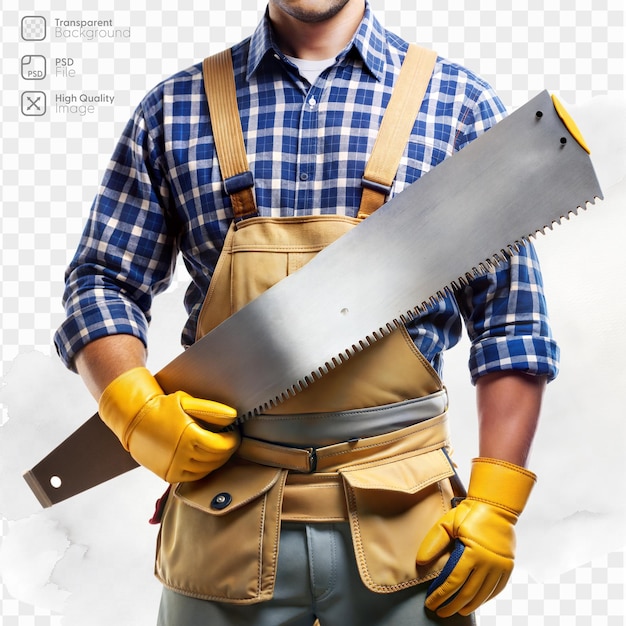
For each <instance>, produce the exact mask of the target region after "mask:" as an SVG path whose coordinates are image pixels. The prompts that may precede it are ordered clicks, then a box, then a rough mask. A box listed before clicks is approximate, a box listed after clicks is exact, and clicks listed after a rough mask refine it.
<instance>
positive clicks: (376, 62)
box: [247, 1, 388, 80]
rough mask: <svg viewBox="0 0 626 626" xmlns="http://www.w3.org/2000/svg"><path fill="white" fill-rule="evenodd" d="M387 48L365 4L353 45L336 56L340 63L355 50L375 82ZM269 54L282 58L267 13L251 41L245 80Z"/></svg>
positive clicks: (378, 77) (385, 39) (382, 67)
mask: <svg viewBox="0 0 626 626" xmlns="http://www.w3.org/2000/svg"><path fill="white" fill-rule="evenodd" d="M387 47H388V43H387V37H386V33H385V29H384V28H383V27H382V26H381V24H380V22H379V21H378V20H377V19H376V17H375V16H374V14H373V13H372V11H371V8H370V6H369V2H367V1H366V3H365V15H364V16H363V20H362V21H361V24H360V25H359V27H358V28H357V31H356V33H355V35H354V37H353V39H352V41H351V42H350V43H349V44H348V45H347V46H346V48H345V49H344V50H343V51H342V52H341V53H340V54H339V55H338V56H337V61H338V62H339V61H341V60H343V59H344V58H345V57H347V56H348V54H349V53H350V52H351V51H352V50H354V51H356V52H357V53H358V54H359V56H360V57H361V59H362V61H363V63H364V65H365V67H366V68H367V69H368V70H369V71H370V72H371V73H372V75H373V76H374V77H375V78H376V79H377V80H382V78H383V69H384V66H385V62H386V52H387ZM268 54H272V55H276V54H278V55H280V57H281V58H282V57H284V55H283V54H282V53H281V52H280V50H279V48H278V46H277V45H276V42H275V41H274V34H273V31H272V26H271V24H270V20H269V17H268V11H267V9H266V11H265V15H264V17H263V19H262V20H261V22H260V24H259V25H258V26H257V28H256V30H255V31H254V33H253V34H252V37H251V38H250V49H249V53H248V68H247V78H248V80H250V78H251V77H252V76H253V74H254V73H255V72H256V71H257V69H258V68H259V65H260V64H261V62H262V61H263V59H264V58H265V57H266V55H268Z"/></svg>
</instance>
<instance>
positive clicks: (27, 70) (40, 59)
mask: <svg viewBox="0 0 626 626" xmlns="http://www.w3.org/2000/svg"><path fill="white" fill-rule="evenodd" d="M20 67H21V72H22V78H24V79H26V80H42V79H43V78H45V77H46V57H44V56H41V55H40V54H27V55H25V56H23V57H22V62H21V63H20Z"/></svg>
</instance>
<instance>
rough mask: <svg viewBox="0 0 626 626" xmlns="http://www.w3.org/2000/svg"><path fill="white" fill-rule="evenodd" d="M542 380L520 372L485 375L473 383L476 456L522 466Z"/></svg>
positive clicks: (535, 420)
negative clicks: (476, 441)
mask: <svg viewBox="0 0 626 626" xmlns="http://www.w3.org/2000/svg"><path fill="white" fill-rule="evenodd" d="M545 384H546V380H545V377H543V376H539V377H537V376H530V375H528V374H524V373H521V372H514V371H505V372H497V373H492V374H487V375H486V376H483V377H482V378H480V379H479V380H478V382H477V384H476V394H477V395H476V397H477V406H478V423H479V455H480V456H481V457H489V458H494V459H502V460H504V461H509V462H510V463H514V464H515V465H520V466H522V467H524V466H525V465H526V461H527V459H528V455H529V452H530V447H531V444H532V441H533V438H534V435H535V431H536V429H537V422H538V419H539V412H540V409H541V399H542V397H543V391H544V389H545Z"/></svg>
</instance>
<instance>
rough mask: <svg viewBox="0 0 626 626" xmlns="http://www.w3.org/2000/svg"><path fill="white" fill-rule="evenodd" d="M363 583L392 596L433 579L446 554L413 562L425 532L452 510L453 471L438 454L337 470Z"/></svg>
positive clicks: (408, 455)
mask: <svg viewBox="0 0 626 626" xmlns="http://www.w3.org/2000/svg"><path fill="white" fill-rule="evenodd" d="M339 472H340V474H341V475H342V477H343V480H344V487H345V491H346V499H347V503H348V516H349V520H350V527H351V531H352V540H353V543H354V551H355V553H356V556H357V563H358V567H359V572H360V574H361V579H362V580H363V583H364V584H365V585H366V587H368V588H369V589H371V590H372V591H375V592H377V593H391V592H394V591H399V590H401V589H405V588H407V587H411V586H413V585H417V584H419V583H422V582H424V581H426V580H430V579H432V578H435V577H436V576H437V574H438V573H439V572H440V571H441V568H442V567H443V565H444V564H445V562H446V561H447V555H444V556H442V557H441V558H440V559H438V560H437V561H436V562H434V563H431V564H429V565H428V566H426V567H421V566H420V567H418V566H417V564H416V563H415V556H416V554H417V549H418V547H419V545H420V543H421V542H422V540H423V539H424V537H425V536H426V533H427V532H428V531H429V530H430V529H431V527H432V526H433V525H434V524H435V523H436V522H437V521H438V520H439V518H440V517H441V516H442V515H443V514H444V513H446V512H447V511H448V510H450V508H451V500H452V498H453V497H454V493H453V490H452V486H451V483H450V480H449V479H450V477H451V476H453V475H454V470H453V468H452V466H451V465H450V462H449V461H448V459H447V457H446V455H445V453H444V452H443V450H442V449H438V450H432V451H430V452H425V453H419V452H411V453H408V454H403V455H401V456H396V457H393V458H391V459H385V460H383V461H376V462H373V463H370V464H362V465H359V466H352V467H346V468H344V469H340V470H339Z"/></svg>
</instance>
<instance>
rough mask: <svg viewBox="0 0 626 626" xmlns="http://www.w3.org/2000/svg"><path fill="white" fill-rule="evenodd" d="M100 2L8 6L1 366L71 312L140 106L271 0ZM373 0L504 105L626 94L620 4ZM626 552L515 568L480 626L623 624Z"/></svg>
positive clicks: (20, 615)
mask: <svg viewBox="0 0 626 626" xmlns="http://www.w3.org/2000/svg"><path fill="white" fill-rule="evenodd" d="M99 4H100V3H97V2H96V1H95V0H85V1H83V2H78V0H70V1H67V2H61V1H60V0H59V1H57V0H54V1H52V2H47V3H45V2H39V1H38V2H34V1H33V0H30V1H28V0H26V1H24V0H20V2H19V6H18V1H17V0H3V3H2V18H1V20H0V29H1V30H0V32H1V36H0V46H1V54H0V63H1V64H2V73H1V78H0V81H1V82H0V89H1V93H2V99H1V102H0V108H1V114H0V115H1V120H2V127H1V139H0V141H1V145H0V160H1V163H2V168H1V170H0V171H1V174H0V199H1V211H2V213H1V216H0V217H1V229H0V256H1V259H2V262H1V264H0V310H1V328H0V350H1V351H2V353H1V361H2V373H4V372H6V371H7V369H8V368H9V367H10V365H11V363H12V361H13V359H14V358H15V357H16V356H17V355H18V354H19V353H21V352H27V351H31V350H38V351H41V352H44V353H50V352H51V336H52V332H53V330H54V329H55V328H56V327H57V326H58V324H59V323H60V321H61V318H62V311H61V306H60V296H61V289H62V281H63V271H64V268H65V265H66V263H67V261H68V260H69V256H70V254H71V251H72V250H73V249H74V247H75V245H76V242H77V239H78V236H79V234H80V231H81V229H82V224H83V220H84V217H85V215H86V212H87V210H88V208H89V205H90V203H91V199H92V197H93V195H94V193H95V191H96V189H97V186H98V184H99V181H100V178H101V176H102V172H103V169H104V167H105V166H106V164H107V162H108V159H109V156H110V154H111V152H112V150H113V147H114V145H115V142H116V140H117V137H118V136H119V134H120V132H121V130H122V127H123V125H124V124H125V122H126V120H127V118H128V116H129V115H130V113H131V110H132V108H133V107H134V106H135V105H136V104H137V103H138V102H139V100H140V98H141V97H142V96H143V94H144V93H145V92H146V90H147V89H149V88H150V87H151V86H153V85H154V84H155V83H156V82H158V81H159V80H161V79H162V78H164V77H165V76H168V75H170V74H172V73H174V72H175V71H177V70H178V69H180V68H182V67H186V66H188V65H190V64H191V63H194V62H196V61H198V60H200V59H201V58H203V57H204V56H206V55H208V54H210V53H212V52H216V51H218V50H220V49H222V48H224V47H225V45H227V44H231V43H234V42H236V41H238V40H240V39H241V38H242V37H244V36H246V35H248V34H250V33H251V32H252V30H253V29H254V27H255V25H256V24H257V22H258V19H259V17H260V15H261V13H262V11H263V9H264V2H263V1H262V0H210V1H209V2H207V0H179V1H178V2H177V3H174V5H172V3H165V2H163V1H162V0H161V1H151V2H148V0H134V1H133V2H132V3H128V2H122V1H121V0H111V1H110V2H108V3H106V10H105V9H99V8H98V5H99ZM129 4H130V5H132V7H133V8H132V9H129V8H127V7H128V5H129ZM172 6H176V9H174V10H172V9H171V7H172ZM372 6H373V7H374V9H375V10H376V12H377V14H378V15H379V17H380V18H381V19H382V21H383V23H384V24H385V25H386V26H387V27H388V28H390V29H391V30H394V31H396V32H398V33H399V34H401V35H402V36H403V37H404V38H405V39H407V40H410V41H416V42H418V43H423V44H424V43H425V44H427V45H431V46H432V47H433V48H435V49H436V50H437V51H438V52H439V53H440V54H442V55H444V56H447V57H449V58H451V59H454V60H457V61H459V62H461V63H463V64H465V65H467V66H469V67H470V68H472V69H474V70H475V71H477V72H478V73H479V74H481V75H482V76H484V77H485V78H486V79H487V80H488V81H490V82H491V83H492V84H493V85H494V86H495V88H496V90H497V91H498V92H499V94H500V96H501V97H502V99H503V100H504V102H505V104H506V105H507V106H508V107H510V108H516V107H518V106H520V105H521V104H523V103H525V102H526V101H527V100H528V99H529V98H530V97H532V96H533V95H535V94H536V93H537V92H539V91H540V90H542V89H544V88H545V89H548V90H550V91H552V92H557V93H559V95H560V96H561V98H562V99H563V100H565V101H566V102H569V103H575V102H583V101H585V100H588V99H589V98H591V97H594V96H599V95H603V94H606V93H609V92H616V91H623V90H624V82H625V79H624V71H625V70H624V68H625V61H624V36H625V30H624V9H623V0H593V8H592V0H553V1H552V2H549V3H545V2H543V1H542V0H521V1H518V2H513V1H512V0H498V2H497V10H496V0H480V1H479V0H447V1H444V2H434V1H433V0H420V1H418V2H416V1H415V0H372ZM165 7H167V8H165ZM33 15H36V16H42V17H45V18H46V20H47V23H48V29H47V36H46V38H45V40H44V41H26V40H24V39H23V38H22V37H21V22H22V18H23V17H25V16H33ZM55 18H59V19H109V18H112V19H113V22H114V26H115V27H116V28H130V30H131V36H130V38H128V39H124V38H120V37H118V38H116V39H115V40H114V41H111V40H109V39H106V38H105V39H101V40H98V41H82V40H79V39H74V40H63V39H59V38H57V37H55V34H54V32H53V29H52V27H51V24H52V22H53V20H54V19H55ZM28 54H39V55H43V56H45V57H46V58H47V59H48V72H49V75H48V77H47V78H45V79H44V80H41V81H28V80H24V79H23V78H22V77H21V76H20V59H21V58H22V57H23V56H24V55H28ZM57 57H71V58H74V59H75V60H76V63H75V68H76V70H77V76H76V77H74V78H66V77H61V76H55V75H54V69H53V62H52V60H53V59H54V58H57ZM50 73H52V75H50ZM24 91H42V92H44V93H46V95H47V97H48V106H49V108H50V109H51V110H49V111H48V113H47V114H46V115H44V116H41V117H28V116H25V115H23V114H22V113H21V112H20V96H21V93H22V92H24ZM81 91H85V92H89V93H98V92H100V93H101V92H105V93H107V94H112V95H114V96H115V102H114V104H113V105H100V106H99V107H98V109H97V112H96V113H95V114H92V115H86V116H84V117H80V116H78V115H73V116H67V115H63V114H61V113H58V112H56V111H55V110H54V108H53V102H54V101H53V98H54V96H55V94H57V93H62V92H76V93H78V92H81ZM622 123H623V120H622ZM180 280H184V277H183V276H182V275H181V276H180ZM624 559H625V557H624V552H616V553H612V554H609V555H607V556H606V557H603V558H602V559H599V561H598V562H592V563H589V564H587V565H585V566H583V567H580V568H578V569H576V570H573V571H572V572H569V573H567V574H565V575H564V576H562V577H561V579H560V581H559V582H558V583H555V584H550V585H543V584H539V583H536V582H534V581H532V580H530V579H528V577H527V576H526V575H524V574H523V573H516V574H515V575H514V577H513V581H512V584H511V585H510V586H509V587H508V589H507V590H506V591H505V592H504V593H503V594H502V596H500V597H499V598H498V599H497V600H495V601H494V602H492V603H491V604H488V605H487V606H486V607H485V608H484V609H483V610H482V611H481V613H482V616H483V617H482V620H481V624H482V625H483V626H490V625H493V624H496V617H495V616H496V615H497V616H498V617H497V620H498V622H497V623H498V626H505V625H509V624H510V625H518V624H519V625H522V624H524V625H527V624H528V625H532V624H537V625H539V624H542V625H546V626H550V625H552V624H554V625H555V626H556V624H559V626H564V625H565V626H567V625H570V624H571V625H576V626H583V625H587V624H593V625H596V624H597V625H606V626H617V625H618V624H624V578H623V576H624ZM0 616H1V623H2V626H14V625H18V624H19V626H26V625H35V626H48V624H55V625H56V624H60V618H59V617H58V616H57V617H55V616H50V615H49V614H46V613H41V612H38V611H37V610H35V609H34V608H32V607H30V606H26V605H24V604H21V603H18V602H17V601H15V600H13V599H11V598H10V597H9V595H8V593H7V592H6V590H5V589H4V588H1V589H0Z"/></svg>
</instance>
